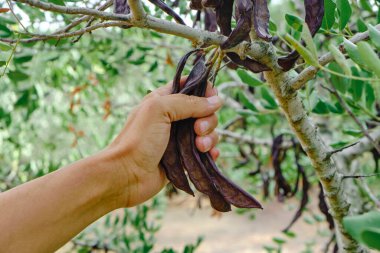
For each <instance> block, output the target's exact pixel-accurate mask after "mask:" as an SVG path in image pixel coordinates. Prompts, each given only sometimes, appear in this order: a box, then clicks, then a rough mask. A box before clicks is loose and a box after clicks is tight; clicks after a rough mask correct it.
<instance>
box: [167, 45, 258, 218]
mask: <svg viewBox="0 0 380 253" xmlns="http://www.w3.org/2000/svg"><path fill="white" fill-rule="evenodd" d="M195 51H197V50H194V51H192V52H189V53H187V54H186V55H185V56H184V57H183V58H182V59H181V60H180V62H179V65H178V68H177V73H176V75H175V77H174V81H173V82H174V87H173V93H178V91H179V87H180V86H179V80H180V76H181V73H182V70H183V68H184V65H185V62H186V60H187V59H188V57H189V56H190V55H191V54H192V53H194V52H195ZM198 51H199V50H198ZM199 52H202V51H199ZM199 52H198V53H199ZM213 59H216V58H213ZM214 62H215V60H214V61H211V62H209V63H207V64H205V56H204V53H203V54H202V55H201V56H200V57H199V59H198V60H197V62H196V64H195V66H194V67H193V69H192V70H191V72H190V74H189V76H188V78H187V80H186V82H185V85H184V87H183V88H182V89H181V91H180V93H182V94H186V95H194V96H205V93H206V89H207V85H208V78H209V74H210V72H211V69H212V67H213V63H214ZM194 122H195V119H186V120H181V121H178V122H175V123H173V124H172V130H171V136H170V141H169V145H168V148H167V150H166V151H165V155H164V157H163V159H162V161H161V165H163V167H164V169H165V173H167V177H168V178H169V180H170V181H172V180H174V182H173V181H172V182H173V185H175V186H176V187H177V186H178V185H179V186H181V187H182V190H184V191H186V192H188V193H190V194H191V193H192V191H189V187H188V188H187V187H186V186H185V187H184V185H188V181H187V178H185V179H184V177H186V174H185V173H184V172H183V173H178V170H186V171H187V175H188V177H189V178H190V180H191V182H192V183H193V184H194V186H195V188H196V189H197V190H198V191H200V192H202V193H204V194H206V195H207V196H208V197H209V198H210V203H211V206H212V207H213V208H214V209H216V210H218V211H220V212H227V211H230V210H231V204H232V205H234V206H237V207H242V208H261V205H260V204H259V202H258V201H257V200H256V199H254V198H253V197H252V196H250V195H249V194H248V193H247V192H245V191H244V190H242V189H241V188H240V187H238V186H237V185H236V184H234V183H233V182H232V181H230V180H229V179H227V178H226V177H224V176H223V174H222V173H221V172H220V171H219V169H218V168H217V166H216V165H215V162H214V161H213V159H212V157H211V155H210V154H209V153H201V152H200V151H198V149H197V147H196V145H195V138H196V135H195V132H194ZM173 140H174V141H175V142H176V145H173ZM175 146H176V147H177V150H178V151H177V152H176V151H175V150H173V149H174V147H175ZM178 157H179V158H180V163H179V162H178ZM175 167H177V168H175ZM173 171H176V172H175V174H174V175H173V174H171V173H173ZM179 181H185V182H179ZM179 189H180V188H179ZM185 189H186V190H185Z"/></svg>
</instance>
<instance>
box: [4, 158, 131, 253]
mask: <svg viewBox="0 0 380 253" xmlns="http://www.w3.org/2000/svg"><path fill="white" fill-rule="evenodd" d="M107 157H108V154H107V153H106V152H103V153H100V154H98V155H96V156H93V157H90V158H86V159H83V160H81V161H78V162H76V163H74V164H71V165H69V166H67V167H64V168H62V169H60V170H58V171H55V172H53V173H51V174H48V175H46V176H44V177H41V178H38V179H36V180H33V181H31V182H29V183H26V184H24V185H21V186H19V187H16V188H14V189H12V190H9V191H8V192H5V193H1V194H0V228H1V230H2V232H1V233H0V245H2V250H4V251H3V252H53V251H54V250H56V249H57V248H59V247H60V246H62V245H63V244H64V243H66V242H67V241H68V240H70V239H71V238H72V237H74V236H75V235H76V234H78V233H79V232H80V231H81V230H83V229H84V228H85V227H86V226H88V225H89V224H91V223H92V222H93V221H95V220H96V219H98V218H99V217H101V216H103V215H104V214H106V213H108V212H110V211H112V210H114V209H117V208H119V207H122V205H123V203H122V200H123V199H125V196H122V195H123V194H125V192H126V191H124V190H125V189H123V187H121V186H120V184H121V180H120V179H121V178H122V177H124V176H125V175H121V173H123V172H122V171H119V170H117V169H114V168H112V162H111V161H110V159H108V158H107ZM4 247H9V248H6V249H5V248H4Z"/></svg>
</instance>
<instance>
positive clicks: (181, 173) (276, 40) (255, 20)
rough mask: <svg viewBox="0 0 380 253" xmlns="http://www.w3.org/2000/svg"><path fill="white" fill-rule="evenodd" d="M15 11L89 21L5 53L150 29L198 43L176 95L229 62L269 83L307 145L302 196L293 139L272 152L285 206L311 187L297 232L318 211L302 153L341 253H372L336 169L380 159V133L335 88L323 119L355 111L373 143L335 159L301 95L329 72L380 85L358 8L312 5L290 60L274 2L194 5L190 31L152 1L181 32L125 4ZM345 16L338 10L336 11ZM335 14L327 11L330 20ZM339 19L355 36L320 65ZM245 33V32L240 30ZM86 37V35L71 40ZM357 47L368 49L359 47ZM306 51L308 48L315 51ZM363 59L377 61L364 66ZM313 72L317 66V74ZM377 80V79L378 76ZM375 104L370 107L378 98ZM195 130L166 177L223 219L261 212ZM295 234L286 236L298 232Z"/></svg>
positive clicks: (179, 146)
mask: <svg viewBox="0 0 380 253" xmlns="http://www.w3.org/2000/svg"><path fill="white" fill-rule="evenodd" d="M11 2H16V3H17V4H22V3H25V4H28V5H30V6H33V7H35V8H39V9H42V10H46V11H53V12H57V13H60V14H63V15H80V16H78V18H77V19H74V20H73V21H72V22H71V23H70V24H67V26H65V27H63V28H61V29H59V30H57V31H56V32H55V33H52V34H49V35H43V34H37V33H29V32H28V31H26V32H25V33H23V36H22V37H20V36H18V37H12V36H14V34H13V33H9V34H10V35H5V36H3V37H2V38H0V41H2V42H5V43H16V44H19V43H29V42H36V41H44V40H49V39H57V40H58V41H59V40H60V39H63V38H68V37H73V36H78V35H82V34H85V33H89V32H91V31H93V30H96V29H99V28H105V27H122V28H131V27H139V28H148V29H152V30H155V31H158V32H162V33H168V34H173V35H175V36H179V37H183V38H187V39H190V40H191V41H192V42H194V45H195V46H196V50H195V51H191V52H189V53H188V54H186V55H185V56H184V57H183V58H182V59H181V60H180V62H179V64H178V68H177V72H176V75H175V77H174V87H173V91H172V93H183V94H188V95H195V96H204V93H205V89H206V85H207V82H208V80H209V79H211V81H213V80H215V76H216V74H217V72H218V71H219V69H220V68H221V64H222V61H225V62H226V65H227V66H229V67H231V68H233V69H236V68H238V67H239V68H244V69H246V70H248V71H251V72H253V73H263V76H262V78H264V79H265V81H266V83H267V84H268V87H270V88H271V90H272V91H273V94H274V96H275V98H276V101H277V103H278V105H279V106H280V107H281V108H282V113H283V114H284V115H285V117H286V119H287V121H288V123H289V125H290V127H291V129H292V130H293V133H294V135H295V136H296V137H297V139H298V140H297V145H295V144H294V145H290V147H292V151H293V152H295V157H294V160H295V166H294V168H295V169H296V171H297V172H298V176H297V179H296V184H295V186H294V188H293V189H292V186H291V184H290V182H289V181H288V180H287V179H286V177H285V176H284V174H283V169H282V166H281V164H282V162H283V161H284V156H286V154H287V149H289V146H287V145H286V144H285V143H284V139H283V137H284V136H282V135H279V136H277V137H275V138H274V141H273V143H272V145H271V144H269V145H271V146H272V152H271V153H272V164H273V168H274V181H275V183H276V193H277V194H278V196H279V197H281V198H286V197H290V196H293V195H294V194H295V193H296V192H297V191H298V188H299V186H298V184H299V182H300V181H301V182H302V199H301V202H300V207H299V209H298V210H297V212H296V215H295V216H294V218H293V220H292V222H291V224H290V225H289V226H291V225H292V224H293V223H294V221H295V220H297V219H298V217H299V216H300V214H301V213H302V210H303V209H304V208H305V206H306V204H307V202H308V190H309V188H310V182H309V181H308V174H307V173H306V171H305V169H304V168H303V166H302V165H301V162H300V161H299V156H300V155H301V153H302V152H301V151H300V150H301V148H300V147H302V149H303V150H304V153H305V154H306V155H307V157H308V158H309V160H310V162H311V165H312V166H313V167H314V171H315V174H316V176H317V177H318V179H319V181H320V185H321V194H320V195H319V199H320V205H319V206H320V209H321V211H322V212H323V213H324V214H325V215H326V218H327V220H328V222H329V224H330V228H331V229H332V228H334V229H335V231H336V235H335V238H336V240H337V242H338V247H339V249H340V251H342V252H365V251H366V250H365V249H363V248H362V247H361V246H360V245H359V244H358V243H357V242H356V241H355V240H354V239H353V238H352V237H351V236H350V235H349V234H348V233H347V231H346V230H345V228H344V226H343V218H344V217H345V216H348V215H349V214H350V213H351V212H352V209H351V208H350V201H351V203H352V202H353V201H352V200H350V198H349V196H348V194H347V192H346V190H345V189H344V187H343V186H342V185H343V183H342V181H343V178H344V176H343V175H342V173H346V172H347V169H346V168H344V166H343V167H342V166H338V165H340V163H339V161H338V162H336V161H335V160H336V159H333V155H338V154H339V152H341V156H342V157H344V161H348V160H350V159H353V158H352V157H353V156H355V155H356V154H362V153H363V152H367V151H371V150H378V148H379V147H378V141H379V139H380V134H378V131H379V130H378V127H375V128H374V131H373V132H370V133H369V132H368V131H367V130H366V129H365V128H364V127H363V126H362V125H361V124H360V123H361V122H360V120H359V119H358V118H357V117H355V114H354V113H353V112H352V111H350V110H349V106H351V105H353V104H355V101H354V100H351V101H350V103H349V106H347V105H346V104H344V103H342V101H343V102H344V99H345V98H344V99H342V98H340V97H339V92H340V91H341V90H339V89H340V88H342V87H337V89H338V92H337V91H336V90H334V89H335V88H336V87H334V89H331V88H330V89H329V88H328V87H325V88H327V89H326V90H327V91H328V92H331V94H334V95H335V96H336V97H337V98H338V102H339V103H340V104H341V107H340V108H338V107H336V108H332V107H331V106H330V107H328V106H326V105H325V107H323V108H322V109H321V108H317V109H318V110H333V109H334V110H335V111H339V110H340V109H342V110H344V111H347V113H348V114H349V115H350V117H352V118H353V119H354V121H355V122H356V123H357V124H358V125H359V126H360V127H361V130H362V132H363V134H364V135H365V137H363V138H362V139H360V140H359V143H360V147H359V148H358V147H355V146H353V147H346V148H347V149H346V150H343V149H344V148H340V149H337V150H332V149H331V148H330V147H328V146H327V145H326V144H325V142H324V141H323V140H322V136H321V134H320V133H319V132H318V129H317V127H315V125H314V123H313V122H312V121H311V117H310V116H309V115H308V111H307V110H306V109H305V107H304V104H303V99H304V98H303V97H301V96H300V91H299V90H300V89H302V88H303V87H305V86H306V83H307V82H308V81H309V80H311V79H313V78H315V77H316V74H317V72H318V71H319V70H320V69H322V70H324V71H329V73H330V74H332V75H337V76H340V77H342V78H345V77H353V80H360V81H363V82H364V81H366V82H370V81H373V80H375V79H376V78H374V76H375V77H376V76H377V77H380V70H379V69H378V66H379V65H380V64H377V63H378V60H379V59H378V57H377V54H376V53H375V52H374V50H373V49H371V48H370V49H368V47H369V44H368V43H367V42H362V41H363V40H367V39H370V40H371V43H372V44H373V45H374V47H377V48H380V46H379V45H380V42H379V39H378V38H379V37H380V35H379V31H378V30H379V26H376V27H373V26H369V28H370V32H362V33H358V34H357V35H355V36H352V34H351V28H350V27H347V23H348V21H347V16H348V17H349V16H350V15H351V14H350V13H349V12H347V10H349V11H351V9H350V8H348V7H347V5H348V6H349V2H348V1H337V2H336V3H337V4H335V2H334V1H323V0H305V1H304V6H305V9H304V13H305V22H306V25H307V27H308V28H309V31H310V34H309V35H308V37H305V38H303V39H304V41H302V42H298V41H297V39H299V38H295V39H294V38H293V40H292V39H290V40H288V42H289V43H290V44H291V46H292V47H293V48H294V49H295V50H293V51H292V52H290V53H289V54H288V55H286V56H284V53H283V49H284V47H283V45H284V44H283V43H282V37H281V36H279V34H276V33H275V34H273V35H274V36H273V38H272V35H271V33H270V32H269V25H270V22H269V20H270V13H269V9H268V3H267V1H266V0H235V1H234V0H191V1H190V2H189V6H190V9H193V10H196V11H197V15H196V19H195V22H194V24H195V27H194V28H192V27H189V26H186V24H185V22H184V20H186V19H182V18H181V16H180V15H179V14H178V13H177V12H176V10H174V9H172V8H171V7H170V6H169V5H168V4H166V3H165V2H163V1H161V0H149V2H150V3H151V4H153V5H155V6H156V7H157V8H159V9H160V10H162V11H163V12H164V13H166V14H167V15H169V16H171V17H172V18H173V19H174V20H175V21H176V22H171V21H168V20H163V19H159V18H157V17H155V16H152V15H149V14H148V13H147V12H146V10H147V11H148V12H149V10H148V9H149V8H146V9H144V5H143V3H142V2H141V1H140V0H128V1H125V0H115V1H114V13H111V12H107V11H105V10H106V9H107V6H108V7H109V5H104V6H106V7H104V6H101V7H99V8H96V9H95V8H87V7H73V6H72V5H68V6H62V5H58V4H53V3H47V2H45V1H39V0H12V1H11ZM58 2H61V1H58ZM108 2H110V1H108ZM325 2H326V3H328V4H329V8H330V9H333V10H334V11H333V12H332V14H331V12H329V15H330V16H329V17H328V18H327V19H326V20H325V21H326V24H323V22H322V21H323V20H324V19H323V17H324V12H325V7H324V3H325ZM360 2H361V3H360V4H361V5H363V6H364V7H363V8H364V9H365V10H366V11H368V12H371V11H372V12H373V10H374V9H373V7H371V6H370V5H368V4H367V5H365V3H366V2H368V1H366V0H363V1H360ZM178 4H179V3H178V1H176V2H175V3H173V4H172V6H178ZM23 7H24V6H23ZM335 8H336V9H337V10H336V11H335ZM330 9H327V10H328V11H330ZM188 12H189V10H186V11H182V12H181V14H183V13H188ZM202 14H203V15H202ZM335 16H340V17H341V18H340V20H339V24H336V26H337V27H339V29H340V31H341V33H342V35H348V36H346V37H347V38H348V39H349V40H346V41H345V42H344V43H343V45H341V46H340V47H339V49H338V48H337V49H336V50H334V48H332V49H331V51H332V53H327V54H326V55H323V56H322V57H320V58H319V59H318V58H317V56H316V55H313V54H314V53H315V54H316V52H311V51H313V50H315V48H314V49H313V43H312V39H311V38H312V37H313V36H315V35H316V34H317V32H318V31H319V29H320V27H321V26H322V25H325V27H324V29H325V30H326V29H327V30H329V29H331V28H332V26H333V25H334V24H335ZM368 17H369V18H371V17H373V15H372V16H371V15H369V16H368ZM86 21H91V22H93V21H95V23H94V24H92V23H91V22H89V24H91V25H86V26H85V27H81V24H82V23H83V22H86ZM202 22H203V23H204V26H203V27H202V28H204V30H201V29H198V28H197V27H198V26H197V24H200V23H202ZM235 23H236V26H234V25H233V24H235ZM362 23H364V22H362ZM361 25H362V24H361ZM76 27H80V28H79V29H77V30H75V31H71V30H73V28H76ZM325 36H326V37H327V38H330V37H329V36H331V34H329V33H326V34H325ZM285 38H286V37H285ZM355 44H358V45H357V46H356V45H355ZM305 45H306V46H307V47H305ZM288 46H289V44H288ZM285 48H286V47H285ZM210 49H211V50H210ZM346 50H347V53H348V57H349V58H351V59H352V60H353V61H354V62H355V64H357V66H359V67H360V68H362V67H363V68H364V69H365V70H366V71H365V72H363V73H364V74H363V75H361V76H356V77H355V76H352V74H353V73H354V71H355V70H353V69H357V66H352V68H351V69H350V68H347V66H346V65H345V61H346V57H347V55H343V54H342V53H345V51H346ZM281 51H282V52H281ZM195 53H196V54H197V58H196V60H195V65H194V66H193V68H192V71H191V72H190V75H189V77H188V79H187V80H186V83H185V85H184V86H183V87H181V86H180V84H179V78H180V75H181V73H182V70H183V68H184V65H185V63H186V61H187V59H188V58H189V57H190V56H191V55H192V54H195ZM300 55H301V56H302V58H303V60H304V61H305V62H302V61H301V60H300V61H299V63H300V64H299V65H298V66H297V71H293V69H294V65H295V64H296V63H297V60H298V59H300ZM363 55H365V56H368V57H367V58H366V57H363ZM360 57H361V58H360ZM359 58H360V59H359ZM333 61H336V62H337V64H338V65H340V66H341V68H342V69H344V71H345V75H344V74H342V73H343V72H341V73H339V72H338V71H336V69H330V70H329V69H326V68H325V67H324V65H326V64H329V63H330V62H333ZM305 63H306V64H305ZM363 63H364V64H363ZM307 65H311V66H309V67H307ZM289 70H291V71H289ZM368 70H370V71H368ZM371 71H372V72H373V73H374V74H372V73H371ZM297 72H298V73H297ZM210 77H211V78H210ZM376 80H378V79H376ZM376 80H375V81H376ZM367 87H368V86H367ZM342 89H343V88H342ZM366 92H367V93H368V94H370V95H371V89H370V88H366ZM373 96H374V95H373ZM367 97H368V98H370V96H367ZM339 98H340V99H339ZM320 104H322V105H324V104H323V101H320ZM326 108H327V109H326ZM347 108H348V109H347ZM366 113H367V114H368V115H369V116H370V119H371V120H372V119H373V120H372V121H376V123H377V124H378V121H379V119H378V117H377V116H376V115H372V112H370V111H366ZM193 123H194V119H188V120H184V121H180V122H175V123H173V125H172V128H171V135H170V140H169V144H168V147H167V150H166V151H165V154H164V156H163V158H162V161H161V165H162V167H163V168H164V169H165V172H166V174H167V177H168V179H169V180H170V181H171V182H172V183H173V185H174V186H175V187H177V188H178V189H180V190H183V191H185V192H187V193H189V194H191V195H193V194H194V192H193V189H192V187H191V186H190V183H189V181H188V178H189V179H190V181H191V182H192V183H193V185H194V186H195V188H196V189H197V190H198V191H200V192H202V193H204V194H205V195H207V196H208V197H209V198H210V201H211V205H212V206H213V207H214V208H215V209H217V210H219V211H228V210H230V208H231V206H230V205H231V204H232V205H235V206H237V207H250V208H251V207H261V206H260V204H259V203H258V202H257V201H256V200H255V199H254V198H253V197H251V196H250V195H249V194H248V193H246V192H245V191H243V190H242V189H241V188H239V187H238V186H237V185H235V184H234V183H233V182H231V181H230V180H228V179H227V178H226V177H224V176H223V174H221V172H220V170H219V169H218V168H217V167H216V165H215V163H214V161H213V160H212V159H211V157H210V155H209V154H208V153H200V152H199V151H197V149H196V148H195V145H194V138H195V134H194V131H193ZM284 146H287V147H284ZM352 152H356V153H355V155H352V157H351V158H349V157H348V156H346V155H344V153H346V154H352ZM242 153H244V151H242ZM251 153H252V155H253V156H254V157H257V154H256V153H255V151H254V148H252V149H251ZM377 158H378V156H377V155H375V159H376V160H377ZM261 170H262V166H261V163H260V166H258V169H257V170H256V171H254V172H252V176H255V175H261V176H262V178H263V185H264V186H263V188H264V191H265V194H269V186H268V185H269V184H270V178H269V176H268V173H267V172H263V171H261ZM354 186H355V185H354ZM355 187H356V186H355ZM351 190H352V189H351ZM356 190H357V188H355V189H353V191H356ZM369 195H370V194H369ZM324 196H325V197H326V199H325V198H324ZM325 200H326V201H325ZM327 210H329V211H327ZM362 211H363V210H362ZM330 214H331V216H330ZM289 226H288V227H287V228H286V229H289Z"/></svg>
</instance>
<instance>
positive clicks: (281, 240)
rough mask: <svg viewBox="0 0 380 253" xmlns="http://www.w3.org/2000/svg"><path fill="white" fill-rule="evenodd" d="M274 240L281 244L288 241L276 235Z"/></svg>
mask: <svg viewBox="0 0 380 253" xmlns="http://www.w3.org/2000/svg"><path fill="white" fill-rule="evenodd" d="M272 240H273V241H274V242H275V243H277V244H280V245H281V244H284V243H286V241H285V240H284V239H282V238H280V237H274V238H273V239H272Z"/></svg>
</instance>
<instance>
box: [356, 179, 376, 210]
mask: <svg viewBox="0 0 380 253" xmlns="http://www.w3.org/2000/svg"><path fill="white" fill-rule="evenodd" d="M360 181H361V185H362V187H363V190H364V191H365V192H366V193H367V195H368V197H369V198H370V199H371V200H372V201H373V203H375V205H376V206H377V208H379V209H380V200H379V199H378V198H377V197H376V195H375V194H374V193H373V192H372V191H371V189H370V188H369V186H368V184H367V182H366V181H365V180H364V179H362V180H360Z"/></svg>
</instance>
